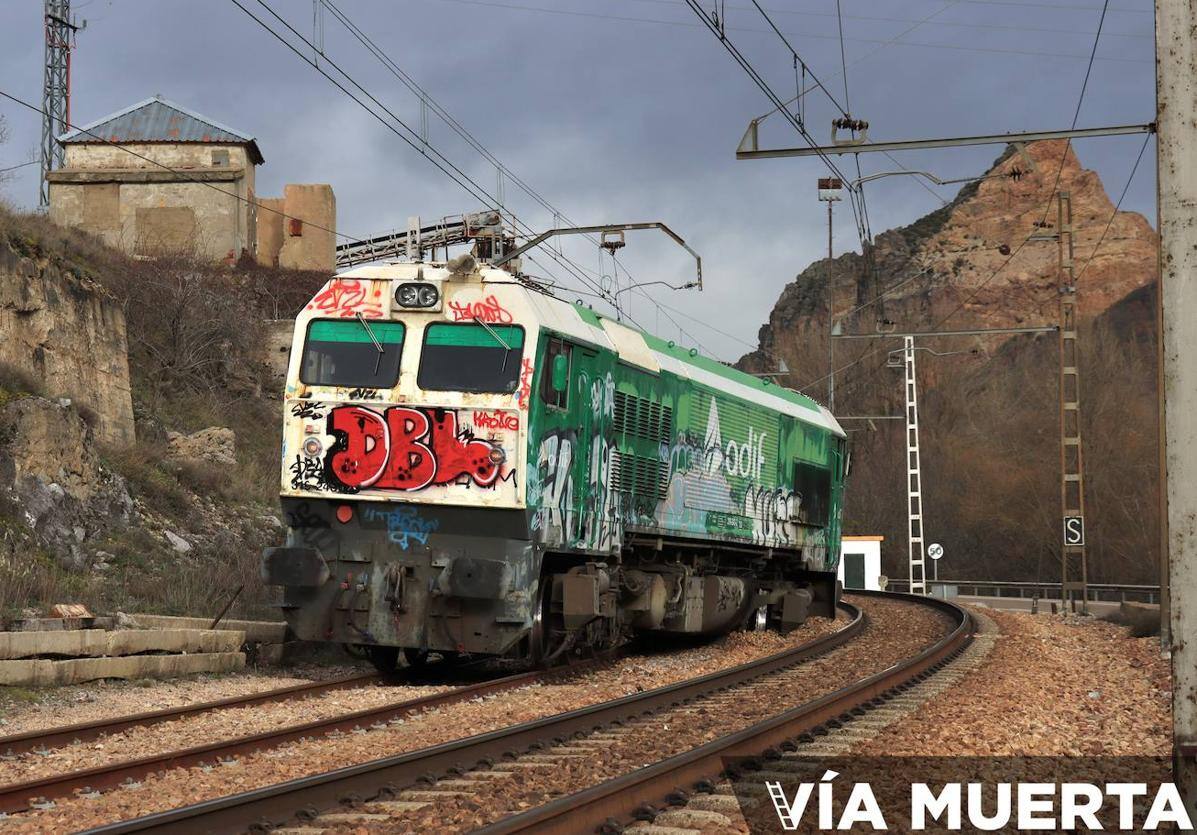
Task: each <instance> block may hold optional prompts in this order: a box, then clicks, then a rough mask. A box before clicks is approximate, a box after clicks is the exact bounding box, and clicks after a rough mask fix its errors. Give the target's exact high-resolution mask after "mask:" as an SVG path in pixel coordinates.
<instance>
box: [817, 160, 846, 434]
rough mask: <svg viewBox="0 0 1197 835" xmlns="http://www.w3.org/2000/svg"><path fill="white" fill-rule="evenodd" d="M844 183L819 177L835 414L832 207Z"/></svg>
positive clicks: (829, 395)
mask: <svg viewBox="0 0 1197 835" xmlns="http://www.w3.org/2000/svg"><path fill="white" fill-rule="evenodd" d="M843 188H844V183H843V181H842V180H840V179H839V178H838V177H820V178H819V199H820V200H822V201H823V202H825V203H826V204H827V271H828V272H827V408H828V410H829V411H830V412H831V413H832V414H835V340H834V339H832V336H834V332H835V280H834V279H833V277H832V269H833V268H832V265H831V261H832V259H833V258H834V257H835V254H834V251H833V249H832V245H831V241H832V237H831V217H832V215H831V207H832V206H834V205H835V202H836V201H837V200H842V199H843V197H842V193H843Z"/></svg>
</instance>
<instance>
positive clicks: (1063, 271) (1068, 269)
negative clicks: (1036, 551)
mask: <svg viewBox="0 0 1197 835" xmlns="http://www.w3.org/2000/svg"><path fill="white" fill-rule="evenodd" d="M1056 201H1057V208H1058V211H1057V218H1056V221H1057V225H1056V241H1057V242H1058V244H1059V252H1060V258H1059V290H1060V509H1061V511H1062V514H1061V516H1062V519H1061V524H1062V534H1063V538H1062V540H1061V543H1060V547H1061V551H1060V583H1061V586H1060V595H1061V603H1062V604H1063V605H1064V607H1065V609H1067V608H1068V605H1069V601H1071V602H1072V607H1073V609H1074V610H1075V608H1076V601H1077V598H1078V597H1079V598H1080V604H1081V605H1080V609H1081V612H1082V613H1087V612H1088V609H1089V567H1088V563H1087V561H1086V557H1085V521H1084V520H1085V473H1084V469H1085V468H1084V456H1083V455H1082V453H1081V370H1080V355H1079V352H1078V350H1077V307H1078V303H1077V298H1078V297H1077V287H1076V270H1075V268H1074V262H1073V245H1074V239H1073V228H1072V197H1071V196H1070V195H1069V193H1068V192H1066V191H1061V192H1059V193H1058V194H1057V195H1056Z"/></svg>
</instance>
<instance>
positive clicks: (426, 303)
mask: <svg viewBox="0 0 1197 835" xmlns="http://www.w3.org/2000/svg"><path fill="white" fill-rule="evenodd" d="M416 296H417V298H419V300H420V307H432V306H433V305H434V304H436V300H437V299H438V298H440V293H438V292H437V291H436V288H435V287H433V286H432V285H431V284H425V285H424V286H422V287H420V289H419V290H417V291H416Z"/></svg>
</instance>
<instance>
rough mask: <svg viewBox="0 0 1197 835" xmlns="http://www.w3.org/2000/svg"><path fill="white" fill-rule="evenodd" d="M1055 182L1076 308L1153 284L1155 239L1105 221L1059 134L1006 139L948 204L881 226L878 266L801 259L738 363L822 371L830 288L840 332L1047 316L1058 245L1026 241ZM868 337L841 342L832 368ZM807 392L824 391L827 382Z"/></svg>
mask: <svg viewBox="0 0 1197 835" xmlns="http://www.w3.org/2000/svg"><path fill="white" fill-rule="evenodd" d="M1057 179H1058V185H1057ZM1053 187H1054V188H1055V189H1056V190H1059V191H1063V192H1068V193H1069V194H1070V195H1071V198H1072V216H1073V217H1072V220H1073V228H1074V230H1075V259H1076V264H1077V273H1078V275H1080V276H1081V277H1080V280H1079V282H1078V287H1079V293H1080V302H1081V312H1082V315H1084V316H1088V317H1092V316H1093V315H1096V314H1098V313H1101V312H1102V311H1105V310H1107V309H1108V308H1109V307H1110V306H1111V305H1112V304H1114V303H1115V302H1117V301H1118V300H1119V299H1122V298H1123V297H1124V296H1126V295H1127V294H1128V293H1130V292H1131V291H1133V290H1135V289H1137V288H1139V287H1143V286H1145V285H1148V284H1152V283H1154V281H1155V279H1156V275H1157V269H1158V264H1157V247H1158V239H1157V236H1156V233H1155V231H1154V230H1153V229H1152V228H1151V226H1150V224H1148V222H1147V220H1146V218H1144V217H1143V216H1142V215H1139V214H1135V213H1133V212H1118V214H1117V215H1116V216H1114V218H1113V220H1112V222H1111V214H1112V213H1113V210H1114V206H1113V204H1112V203H1111V201H1110V198H1109V196H1108V195H1107V194H1106V191H1105V189H1104V187H1103V185H1102V183H1101V180H1100V178H1099V177H1098V176H1097V174H1096V173H1094V172H1093V171H1089V170H1087V169H1084V168H1082V167H1081V164H1080V162H1079V160H1078V159H1077V157H1076V155H1075V153H1074V152H1073V151H1072V149H1071V148H1070V147H1069V148H1067V149H1066V147H1065V143H1064V142H1062V141H1053V142H1038V143H1033V144H1031V145H1028V146H1026V147H1025V149H1024V150H1018V149H1015V148H1014V147H1013V146H1011V147H1009V148H1007V150H1006V151H1005V152H1004V153H1003V154H1002V155H1001V156H1000V157H998V159H997V160H996V161H995V162H994V164H993V166H992V167H991V168H990V169H989V171H988V172H986V176H985V178H984V179H981V180H979V181H976V182H974V183H970V184H969V185H967V186H965V188H963V189H962V190H961V191H960V193H959V195H958V196H957V197H956V199H955V200H953V201H952V202H951V203H949V204H948V205H946V206H944V207H943V208H941V209H939V210H937V211H935V212H932V213H931V214H929V215H927V216H925V217H923V218H920V219H919V220H917V221H915V222H914V223H912V224H910V225H909V226H905V227H902V228H899V229H893V230H890V231H887V232H884V233H882V234H880V235H878V236H877V238H876V244H875V247H874V258H875V262H876V270H875V275H870V274H869V271H868V270H866V267H865V262H864V259H863V257H862V256H861V255H860V254H858V253H848V254H845V255H842V256H840V257H838V258H836V259H834V260H827V259H823V260H820V261H816V262H815V263H814V264H812V265H811V266H809V267H808V268H807V269H805V270H804V271H803V272H802V273H801V274H799V275H798V276H797V278H796V279H795V280H794V282H793V283H792V284H790V285H788V286H787V287H786V288H785V289H784V290H783V291H782V294H781V297H780V298H779V299H778V301H777V304H776V305H775V307H774V309H773V312H772V314H771V315H770V317H769V322H768V324H766V325H765V326H764V327H762V328H761V331H760V349H759V350H757V351H755V352H753V353H751V354H748V355H746V356H745V357H744V358H742V359H741V361H740V365H741V367H744V368H747V369H751V370H773V369H775V368H776V367H777V358H778V357H780V358H784V359H785V360H786V363H787V365H788V366H789V367H790V368H791V369H794V373H793V375H792V377H791V379H790V384H791V385H794V386H796V387H799V388H801V387H803V386H807V385H808V384H810V383H811V382H812V381H816V380H821V379H822V378H824V377H825V376H826V374H827V371H828V360H827V349H826V346H827V327H828V308H827V305H828V300H829V297H830V294H831V292H834V295H835V302H834V310H835V315H836V317H837V318H838V319H839V320H840V321H841V327H842V329H843V332H844V333H870V332H875V331H877V330H879V329H882V330H883V329H893V328H894V327H898V328H899V329H901V330H929V329H931V327H932V326H937V327H939V326H941V327H942V328H943V329H968V328H987V327H1016V326H1025V325H1042V324H1048V325H1050V324H1054V323H1055V322H1056V319H1057V315H1058V314H1057V305H1058V291H1057V286H1058V270H1057V264H1058V259H1059V251H1058V246H1057V244H1056V242H1055V241H1054V240H1040V241H1031V242H1026V239H1027V238H1028V236H1031V235H1033V234H1035V233H1042V234H1051V233H1054V232H1055V230H1056V226H1057V224H1058V217H1057V204H1056V202H1055V200H1052V199H1049V196H1050V195H1052V193H1053ZM1107 223H1109V230H1108V232H1106V231H1105V229H1106V225H1107ZM1103 233H1104V240H1103V241H1102V244H1101V248H1100V249H1099V250H1097V252H1096V254H1095V253H1094V250H1095V246H1096V244H1097V242H1098V240H1099V239H1101V238H1102V236H1103ZM941 323H942V325H941ZM1004 339H1005V338H1004V337H1002V338H994V337H986V338H984V339H983V340H973V341H971V342H967V341H960V340H956V341H954V342H951V343H950V344H949V343H947V342H939V343H936V344H935V346H934V347H935V348H936V350H939V351H949V350H961V349H962V348H964V349H971V348H980V349H981V350H983V351H992V350H994V349H996V347H997V346H998V345H1000V344H1001V342H1003V341H1004ZM866 346H868V347H866ZM876 347H877V346H876V345H871V344H870V343H868V342H856V341H839V342H837V344H836V346H835V350H836V366H837V367H841V366H843V365H845V364H847V363H848V362H851V361H852V360H854V359H856V358H857V357H859V356H860V355H861V354H862V353H865V352H866V351H867V350H868V348H873V349H875V348H876ZM889 347H892V346H889ZM884 361H885V360H884V355H883V354H882V355H881V356H880V357H879V358H878V359H877V360H876V361H873V362H864V363H861V365H864V366H865V367H864V368H855V369H853V370H852V371H851V372H850V373H848V374H846V376H845V377H844V379H843V381H842V385H843V386H844V391H843V393H844V394H846V395H850V394H851V393H852V392H853V390H857V391H859V390H860V388H861V387H860V381H861V379H862V375H863V377H864V378H867V377H869V376H870V375H869V373H868V372H869V371H870V370H871V369H875V368H876V367H877V366H878V364H880V365H884ZM838 384H840V381H838V380H837V385H838ZM810 393H812V394H814V395H815V396H817V397H820V399H826V393H827V392H826V382H820V383H819V384H818V385H816V386H813V387H812V388H811V389H810ZM866 396H868V395H867V392H866ZM870 402H871V401H870ZM842 404H843V408H841V404H840V403H837V409H836V411H837V412H842V413H844V414H848V413H850V412H859V409H860V408H861V407H863V406H864V405H866V404H865V403H859V404H858V403H856V402H853V401H849V400H844V401H842ZM845 409H846V410H847V411H845Z"/></svg>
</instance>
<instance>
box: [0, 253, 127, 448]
mask: <svg viewBox="0 0 1197 835" xmlns="http://www.w3.org/2000/svg"><path fill="white" fill-rule="evenodd" d="M0 232H2V230H0ZM26 244H27V242H26V241H24V240H22V239H21V238H20V237H19V236H11V237H9V236H5V235H3V234H0V363H2V364H4V365H6V366H8V367H9V368H11V369H15V370H16V371H17V372H18V373H23V374H28V375H31V376H32V377H33V378H34V379H36V380H37V382H38V383H39V385H40V388H42V389H43V390H44V391H45V392H46V393H48V394H50V395H52V396H54V397H68V398H71V399H72V400H74V401H75V402H76V404H77V405H79V406H81V407H83V408H85V409H86V410H88V411H90V412H91V413H92V414H93V415H94V416H95V419H96V420H95V422H96V430H95V434H96V439H97V440H99V441H101V442H103V443H106V444H112V445H123V444H129V443H132V442H133V440H134V428H133V399H132V394H131V388H130V382H129V357H128V345H127V341H126V335H125V313H124V310H123V309H122V308H121V306H120V304H118V303H117V301H116V300H115V299H114V298H113V297H112V296H111V295H109V294H108V293H106V292H105V291H104V290H103V289H102V288H101V287H100V286H99V285H97V284H96V283H95V282H93V281H91V280H89V279H88V278H85V277H83V276H81V275H80V274H79V273H78V272H77V271H76V270H74V269H73V268H72V267H71V266H68V265H66V264H64V263H63V262H62V259H61V258H55V257H52V256H51V255H49V254H46V253H44V252H40V251H38V250H37V249H36V248H30V247H28V246H27V245H26ZM22 250H24V251H22Z"/></svg>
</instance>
